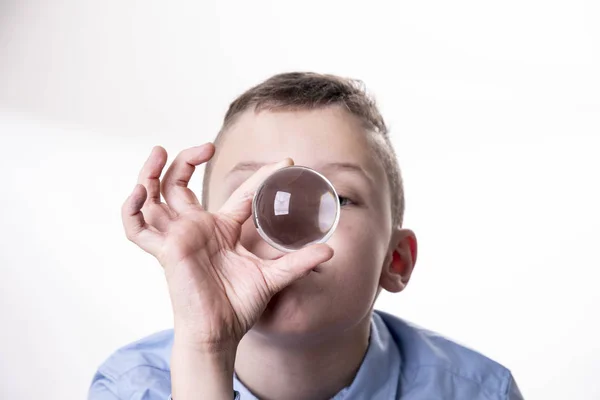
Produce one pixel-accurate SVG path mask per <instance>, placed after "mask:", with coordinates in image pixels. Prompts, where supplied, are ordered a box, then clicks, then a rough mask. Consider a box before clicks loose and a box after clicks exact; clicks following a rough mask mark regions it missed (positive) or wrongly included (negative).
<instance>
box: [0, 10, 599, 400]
mask: <svg viewBox="0 0 600 400" xmlns="http://www.w3.org/2000/svg"><path fill="white" fill-rule="evenodd" d="M598 21H600V3H599V2H598V1H595V0H589V1H582V0H569V1H566V0H563V1H548V0H545V1H532V0H528V1H523V0H511V1H502V2H487V1H486V2H483V1H475V0H472V1H467V0H459V1H452V2H449V1H419V2H416V1H413V2H406V1H405V2H391V1H388V2H378V1H368V2H348V1H312V0H311V1H306V0H305V1H302V2H299V1H297V2H281V1H280V2H276V1H272V2H268V1H260V2H258V1H252V2H249V1H235V2H233V1H230V2H225V1H218V2H217V1H216V0H214V1H190V2H174V1H171V2H166V1H158V0H153V1H137V2H136V1H133V0H125V1H124V0H119V1H116V0H113V1H90V0H86V1H83V0H78V1H77V0H61V1H58V0H57V1H53V2H49V1H40V0H37V1H36V0H3V1H0V110H1V111H0V170H1V172H2V175H1V176H2V178H1V183H0V190H1V196H0V224H1V229H0V241H1V245H0V288H1V291H0V324H1V326H0V397H1V398H3V399H9V398H10V399H56V400H58V399H61V400H64V399H83V398H85V396H86V393H87V388H88V385H89V383H90V380H91V378H92V375H93V373H94V371H95V370H96V368H97V366H98V365H99V364H100V363H101V362H102V361H103V360H104V359H105V358H106V357H108V355H109V354H110V353H112V352H113V351H114V350H116V349H117V348H118V347H121V346H123V345H124V344H126V343H129V342H131V341H133V340H136V339H139V338H141V337H143V336H146V335H148V334H150V333H153V332H155V331H157V330H160V329H166V328H169V327H170V325H171V310H170V303H169V299H168V296H167V291H166V284H165V282H164V278H163V276H162V270H161V268H160V266H159V265H158V264H157V263H156V262H155V261H154V259H153V258H152V257H150V256H149V255H146V254H145V253H143V252H142V251H141V250H140V249H138V248H137V247H136V246H135V245H133V244H132V243H130V242H128V241H127V240H126V238H125V236H124V234H123V232H122V228H121V221H120V215H119V214H120V206H121V203H122V202H123V200H124V199H125V198H126V197H127V195H128V194H129V192H130V191H131V190H132V188H133V186H134V184H135V181H136V177H137V173H138V170H139V168H140V166H141V165H142V163H143V161H144V160H145V158H146V157H147V155H148V154H149V151H150V149H151V148H152V146H153V145H155V144H161V145H163V146H164V147H166V149H167V150H168V151H169V154H170V156H174V155H175V154H176V153H177V152H178V151H179V150H181V149H183V148H185V147H188V146H192V145H198V144H201V143H203V142H205V141H209V140H212V139H213V137H214V135H215V133H216V131H217V129H218V128H219V126H220V122H221V118H222V116H223V114H224V112H225V110H226V108H227V106H228V103H229V102H230V101H231V100H233V98H234V97H235V96H236V95H238V94H240V93H241V92H242V91H243V90H245V89H247V88H248V87H249V86H250V85H253V84H255V83H258V82H259V81H261V80H262V79H265V78H267V77H269V76H270V75H271V74H274V73H278V72H282V71H289V70H315V71H318V72H330V73H336V74H340V75H344V76H351V77H357V78H361V79H362V80H364V81H365V82H366V84H367V86H368V87H369V88H370V90H371V91H372V92H373V93H374V94H375V95H376V97H377V99H378V101H379V104H380V106H381V109H382V112H383V114H384V116H385V117H386V119H387V121H388V123H389V125H390V127H391V130H392V135H393V142H394V143H395V145H396V147H397V150H398V155H399V158H400V163H401V166H402V168H403V174H404V180H405V186H406V198H407V209H406V218H405V221H406V223H405V226H406V227H408V228H411V229H413V230H414V231H415V232H416V233H417V236H418V239H419V258H418V262H417V269H416V271H415V273H414V275H413V280H412V281H411V284H410V285H409V288H408V289H407V291H406V292H404V293H402V294H399V295H395V296H383V297H382V298H381V299H380V302H379V308H381V309H384V310H387V311H390V312H393V313H395V314H397V315H399V316H402V317H404V318H406V319H409V320H411V321H413V322H416V323H418V324H420V325H423V326H425V327H427V328H429V329H433V330H437V331H439V332H441V333H443V334H445V335H447V336H449V337H451V338H454V339H457V340H458V341H459V342H462V343H465V344H467V345H469V346H470V347H473V348H475V349H477V350H479V351H481V352H483V353H484V354H486V355H488V356H490V357H491V358H494V359H496V360H497V361H499V362H501V363H503V364H505V365H506V366H508V367H509V368H510V369H511V370H512V372H513V374H514V375H515V377H516V379H517V381H518V383H519V385H520V386H521V389H522V391H523V393H524V394H525V396H526V398H527V399H599V398H600V383H599V382H600V380H599V379H598V373H599V371H600V339H599V338H600V323H599V318H600V317H599V315H600V311H599V310H598V309H599V305H600V294H599V291H598V289H597V286H598V283H597V282H598V280H599V279H600V272H599V270H600V256H599V255H598V253H599V250H600V246H599V240H600V234H599V229H600V216H599V211H598V206H599V204H600V189H599V179H598V175H599V172H600V157H599V153H600V99H599V96H600V95H599V93H600V74H599V72H598V71H600V23H599V22H598ZM192 187H193V188H195V189H196V190H199V189H200V188H201V171H199V173H198V174H197V176H196V177H195V179H194V181H193V183H192Z"/></svg>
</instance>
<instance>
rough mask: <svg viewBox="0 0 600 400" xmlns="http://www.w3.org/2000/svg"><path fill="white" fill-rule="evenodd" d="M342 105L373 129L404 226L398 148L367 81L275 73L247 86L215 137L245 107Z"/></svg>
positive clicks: (397, 220) (396, 219)
mask: <svg viewBox="0 0 600 400" xmlns="http://www.w3.org/2000/svg"><path fill="white" fill-rule="evenodd" d="M332 105H341V106H343V107H344V108H345V109H347V110H348V111H349V112H350V113H352V114H353V115H355V116H357V117H358V118H360V120H361V121H362V122H363V124H364V125H365V128H366V129H367V131H368V132H372V133H371V135H372V139H374V140H370V142H371V143H372V149H373V150H374V151H375V154H376V157H377V158H378V159H380V160H381V162H382V165H383V168H384V170H385V173H386V176H387V180H388V184H389V187H390V193H391V196H392V198H391V204H392V210H391V211H392V223H393V226H402V220H403V216H404V188H403V183H402V175H401V172H400V167H399V165H398V160H397V157H396V152H395V151H394V148H393V146H392V144H391V142H390V139H389V136H388V130H387V127H386V125H385V122H384V120H383V117H382V116H381V114H380V112H379V110H378V109H377V106H376V104H375V100H374V99H373V98H372V97H371V96H369V94H368V93H367V92H366V89H365V86H364V84H363V83H362V82H361V81H359V80H355V79H347V78H342V77H339V76H335V75H324V74H317V73H312V72H291V73H283V74H279V75H275V76H273V77H271V78H269V79H267V80H266V81H264V82H262V83H260V84H258V85H256V86H254V87H252V88H251V89H249V90H247V91H246V92H245V93H243V94H242V95H241V96H239V97H238V98H237V99H235V100H234V101H233V103H231V105H230V106H229V110H228V111H227V113H226V114H225V118H224V120H223V126H222V128H221V130H220V131H219V133H218V135H217V137H216V138H215V140H214V144H215V146H216V147H217V151H218V144H219V142H221V141H222V139H223V134H224V132H225V131H226V130H227V128H228V127H230V126H231V125H232V124H233V123H234V122H235V120H236V117H237V116H239V115H240V114H241V113H243V112H244V111H246V110H248V109H250V108H253V109H254V111H255V112H259V111H263V110H310V109H318V108H323V107H327V106H332ZM215 159H216V157H213V158H212V159H211V161H209V162H208V163H207V164H206V169H205V171H204V181H203V187H202V204H203V205H204V206H205V207H207V206H208V183H209V180H210V175H211V172H212V164H213V160H215Z"/></svg>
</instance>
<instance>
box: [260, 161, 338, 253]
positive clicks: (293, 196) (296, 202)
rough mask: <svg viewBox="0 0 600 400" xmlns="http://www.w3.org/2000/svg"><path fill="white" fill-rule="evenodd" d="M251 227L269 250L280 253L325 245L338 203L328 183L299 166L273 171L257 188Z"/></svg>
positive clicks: (309, 169)
mask: <svg viewBox="0 0 600 400" xmlns="http://www.w3.org/2000/svg"><path fill="white" fill-rule="evenodd" d="M252 215H253V220H254V225H255V226H256V229H257V230H258V233H259V234H260V236H261V237H262V238H263V239H264V240H265V241H266V242H267V243H269V244H270V245H271V246H273V247H275V248H276V249H278V250H280V251H284V252H290V251H295V250H298V249H301V248H302V247H304V246H307V245H309V244H313V243H324V242H326V241H327V240H328V239H329V238H330V237H331V235H332V234H333V232H334V231H335V228H336V227H337V224H338V221H339V218H340V202H339V199H338V195H337V192H336V190H335V188H334V187H333V185H332V184H331V182H330V181H329V180H328V179H327V178H325V177H324V176H323V175H321V174H320V173H318V172H317V171H315V170H313V169H311V168H308V167H303V166H297V165H294V166H291V167H285V168H282V169H279V170H277V171H276V172H274V173H273V174H271V175H270V176H269V177H268V178H267V179H265V180H264V181H263V182H262V183H261V184H260V186H259V187H258V189H257V191H256V194H255V195H254V200H253V202H252Z"/></svg>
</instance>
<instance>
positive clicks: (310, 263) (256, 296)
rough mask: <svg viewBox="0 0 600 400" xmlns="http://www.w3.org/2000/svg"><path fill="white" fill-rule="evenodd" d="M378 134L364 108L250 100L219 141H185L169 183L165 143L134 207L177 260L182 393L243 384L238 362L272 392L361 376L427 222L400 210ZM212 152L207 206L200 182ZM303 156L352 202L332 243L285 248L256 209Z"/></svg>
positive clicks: (146, 232)
mask: <svg viewBox="0 0 600 400" xmlns="http://www.w3.org/2000/svg"><path fill="white" fill-rule="evenodd" d="M368 146H369V141H368V138H367V134H366V132H365V131H364V128H363V125H362V124H361V123H360V121H359V120H358V119H357V118H355V117H354V116H353V115H351V114H350V113H348V112H347V111H345V110H344V109H342V108H339V107H337V106H333V107H327V108H321V109H316V110H304V111H262V112H259V113H255V112H254V111H246V112H245V113H243V114H241V115H240V116H238V118H237V120H236V121H235V123H234V124H233V125H232V126H231V127H230V128H229V130H228V132H227V133H226V135H225V137H224V139H223V140H222V142H221V143H220V145H219V149H217V154H216V155H215V154H214V152H215V149H214V147H212V145H211V144H207V145H204V146H199V147H197V148H192V149H188V150H185V151H184V152H182V153H180V154H179V155H178V157H177V158H176V159H175V161H174V162H173V164H172V165H171V167H170V168H169V170H168V171H167V172H166V174H165V176H164V177H163V179H162V183H161V182H160V181H159V178H160V175H161V172H162V169H163V168H164V166H165V164H166V151H164V149H162V148H160V147H157V148H155V149H154V150H153V152H152V154H151V156H150V158H149V160H148V161H147V163H146V165H145V166H144V168H143V169H142V172H141V173H140V178H139V181H138V182H139V183H140V184H139V185H138V186H136V188H135V189H134V192H133V193H132V195H131V196H130V197H129V198H128V199H127V200H126V202H125V203H124V205H123V221H124V226H125V231H126V233H127V236H128V238H129V239H130V240H132V241H133V242H135V243H136V244H138V246H140V247H141V248H142V249H144V250H146V251H147V252H149V253H151V254H153V255H155V256H156V257H157V259H158V260H159V261H160V263H161V265H162V266H163V268H164V269H165V275H166V278H167V283H168V285H169V292H170V294H171V301H172V305H173V311H174V316H175V343H174V347H173V355H172V360H171V375H172V387H173V397H174V398H176V399H178V400H185V399H186V398H190V399H192V398H195V397H194V396H197V394H198V393H202V394H203V395H204V396H205V397H207V398H215V399H218V398H224V399H225V398H231V392H232V384H231V377H232V375H233V371H234V370H235V372H236V373H237V375H238V377H239V379H240V380H241V381H242V382H243V383H244V384H245V385H246V386H247V387H248V388H249V389H250V390H251V391H252V392H254V393H255V394H256V395H257V396H259V397H260V398H263V399H280V398H286V399H320V398H322V399H327V398H330V397H332V396H333V395H335V394H336V393H337V392H338V391H339V390H341V389H342V388H344V387H345V386H347V385H349V384H350V383H351V382H352V380H353V378H354V376H355V374H356V372H357V370H358V368H359V366H360V364H361V361H362V358H363V357H364V354H365V352H366V349H367V345H368V338H369V333H370V331H369V328H370V316H371V313H372V309H373V303H374V301H375V299H376V298H377V296H378V294H379V293H380V291H381V290H382V289H384V290H388V291H390V292H399V291H401V290H403V289H404V288H405V287H406V285H407V283H408V281H409V279H410V275H411V273H412V271H413V268H414V265H415V262H416V257H417V241H416V237H415V234H414V232H412V231H411V230H408V229H402V228H401V227H399V226H392V224H391V221H392V216H391V209H390V193H389V189H388V185H387V183H386V177H385V172H384V170H383V167H382V166H381V164H380V163H379V162H378V160H376V159H375V158H374V156H373V152H371V151H367V149H368ZM213 156H214V157H215V159H214V160H213V162H214V164H213V173H212V176H211V181H210V183H209V188H210V191H209V193H210V196H209V201H208V208H207V209H206V210H205V209H203V208H202V207H201V206H200V205H199V203H198V202H197V199H196V197H195V196H194V195H193V193H192V192H191V191H190V190H189V189H187V182H188V181H189V178H190V177H191V174H192V173H193V170H194V166H195V165H199V164H201V163H203V162H206V161H207V160H208V159H210V158H211V157H213ZM282 160H283V161H282ZM292 160H293V161H292ZM276 162H279V164H275V165H274V164H273V163H276ZM292 162H293V163H295V164H296V165H304V166H308V167H310V168H313V169H315V170H317V171H319V172H321V173H322V174H324V175H325V176H326V177H327V178H328V179H329V180H330V181H331V182H332V183H333V185H334V186H335V187H336V190H337V191H338V194H339V195H340V196H341V197H342V211H341V212H342V214H341V217H340V222H339V225H338V227H337V229H336V231H335V233H334V234H333V236H332V237H331V238H330V239H329V241H328V242H327V244H326V245H313V246H309V247H308V248H305V249H302V250H300V251H297V252H294V253H290V254H285V255H284V254H283V253H281V252H279V251H278V250H276V249H274V248H272V247H270V246H269V245H268V244H267V243H266V242H264V241H263V240H262V239H261V238H260V236H259V234H258V232H257V231H256V229H255V227H254V224H253V223H252V221H251V220H249V219H248V217H249V216H250V212H251V204H250V203H251V199H252V195H253V193H254V190H256V187H257V186H258V184H259V183H260V182H261V181H262V180H263V179H264V178H265V177H266V176H268V175H269V174H270V173H272V172H273V171H275V170H276V169H278V168H281V167H284V166H287V165H291V164H292ZM263 164H266V167H262V168H261V169H258V170H257V168H258V167H259V166H260V165H263ZM340 164H343V165H348V164H352V165H353V166H354V167H353V168H349V167H340ZM240 166H241V168H240ZM158 187H160V189H161V192H162V193H163V196H164V198H165V200H166V203H162V204H161V203H160V197H157V195H156V193H157V190H158ZM192 238H193V240H192ZM323 377H327V379H323Z"/></svg>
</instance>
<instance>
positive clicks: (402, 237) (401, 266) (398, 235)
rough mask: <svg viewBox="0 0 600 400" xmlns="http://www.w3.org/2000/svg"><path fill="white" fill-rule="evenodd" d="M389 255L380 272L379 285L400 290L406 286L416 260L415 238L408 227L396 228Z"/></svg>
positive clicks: (395, 290) (390, 289)
mask: <svg viewBox="0 0 600 400" xmlns="http://www.w3.org/2000/svg"><path fill="white" fill-rule="evenodd" d="M390 247H391V249H390V251H391V257H390V256H388V257H387V258H386V265H384V269H383V271H382V273H381V282H380V284H381V287H383V288H384V289H385V290H387V291H389V292H393V293H396V292H401V291H402V290H404V289H405V288H406V285H407V284H408V281H409V280H410V277H411V275H412V271H413V270H414V267H415V263H416V260H417V238H416V236H415V233H414V232H413V231H411V230H410V229H398V230H396V231H395V232H394V234H393V240H392V242H391V246H390Z"/></svg>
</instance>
